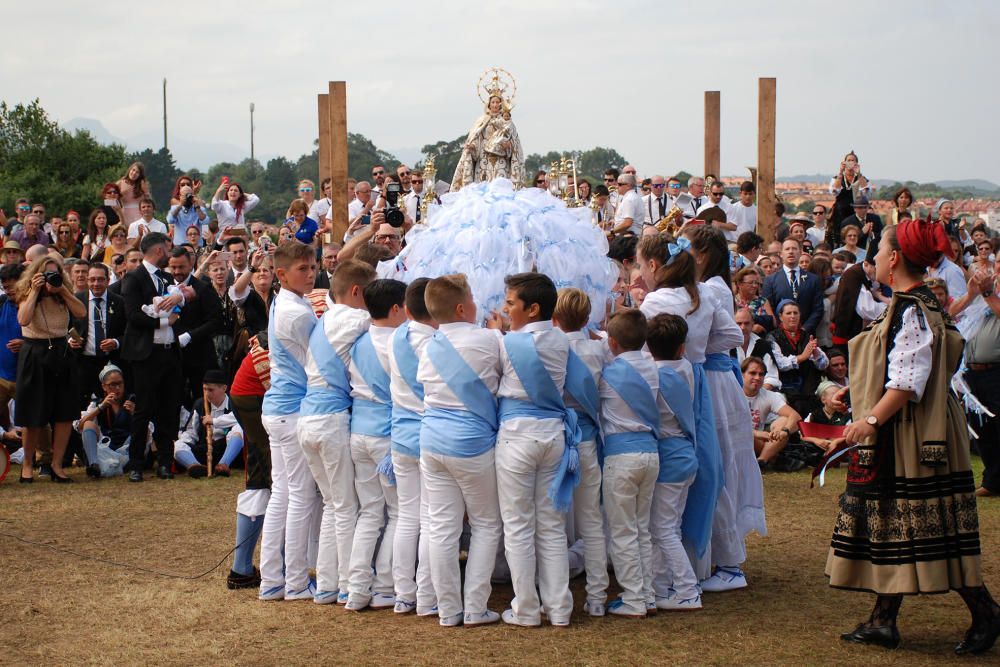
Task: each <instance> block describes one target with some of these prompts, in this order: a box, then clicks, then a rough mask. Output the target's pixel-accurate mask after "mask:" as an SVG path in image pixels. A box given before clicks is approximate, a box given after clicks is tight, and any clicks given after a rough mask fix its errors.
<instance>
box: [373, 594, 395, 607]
mask: <svg viewBox="0 0 1000 667" xmlns="http://www.w3.org/2000/svg"><path fill="white" fill-rule="evenodd" d="M395 605H396V596H395V595H391V594H389V593H375V594H374V595H372V599H371V601H370V602H369V603H368V606H369V607H371V608H372V609H388V608H390V607H394V606H395Z"/></svg>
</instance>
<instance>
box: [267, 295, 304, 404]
mask: <svg viewBox="0 0 1000 667" xmlns="http://www.w3.org/2000/svg"><path fill="white" fill-rule="evenodd" d="M276 304H277V300H274V301H272V302H271V314H270V317H269V319H268V323H267V340H268V350H269V356H270V359H271V368H275V369H278V372H277V373H272V374H271V386H270V387H269V388H268V390H267V391H266V392H265V393H264V401H263V403H262V406H261V413H262V414H264V415H268V416H285V415H293V414H295V413H297V412H298V411H299V406H300V404H301V403H302V397H303V396H305V394H306V385H307V384H308V382H309V378H308V376H307V375H306V369H304V368H303V367H302V365H301V364H299V361H298V360H297V359H296V358H295V357H294V356H293V355H292V353H291V352H289V351H288V349H287V348H286V347H285V346H284V345H282V344H281V341H280V340H279V339H278V336H277V335H276V334H275V332H274V323H275V319H276V318H275V315H274V310H275V308H274V307H275V305H276Z"/></svg>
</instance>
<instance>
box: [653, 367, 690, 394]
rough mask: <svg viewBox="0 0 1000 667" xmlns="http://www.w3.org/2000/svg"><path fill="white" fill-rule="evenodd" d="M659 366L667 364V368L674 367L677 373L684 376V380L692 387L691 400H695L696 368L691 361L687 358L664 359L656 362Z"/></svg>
mask: <svg viewBox="0 0 1000 667" xmlns="http://www.w3.org/2000/svg"><path fill="white" fill-rule="evenodd" d="M656 365H657V367H663V366H666V367H667V368H672V369H673V370H674V372H675V373H677V374H678V375H680V376H681V377H682V378H684V381H685V382H687V383H688V387H689V388H690V389H691V400H692V401H693V400H694V368H692V367H691V362H690V361H688V360H687V359H684V358H681V359H664V360H662V361H657V362H656Z"/></svg>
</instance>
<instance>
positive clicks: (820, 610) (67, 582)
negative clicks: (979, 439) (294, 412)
mask: <svg viewBox="0 0 1000 667" xmlns="http://www.w3.org/2000/svg"><path fill="white" fill-rule="evenodd" d="M977 463H978V460H977ZM11 473H12V474H11V477H10V478H9V479H8V480H7V482H6V483H4V484H2V485H0V531H2V532H4V533H12V534H16V535H19V536H23V537H26V538H30V539H34V540H38V541H41V542H44V543H46V544H51V545H53V546H58V547H63V548H71V549H75V550H77V551H79V552H82V553H85V554H89V555H93V556H99V557H102V558H108V559H113V560H117V561H121V562H126V563H134V564H138V565H144V566H147V567H151V568H156V569H159V570H165V571H170V572H176V573H183V574H195V573H200V572H202V571H204V570H205V569H207V568H208V567H210V566H211V565H213V564H214V563H215V562H217V560H218V559H219V558H221V556H222V554H224V553H226V552H227V551H228V550H229V549H230V548H231V547H232V542H233V532H234V503H235V498H236V494H237V493H238V492H239V490H240V488H241V481H240V480H239V479H236V478H232V479H229V480H224V479H215V480H198V481H194V480H190V479H188V478H178V479H177V480H176V481H173V482H169V483H168V482H161V481H157V480H147V481H146V482H145V483H144V484H142V485H140V486H132V485H129V484H127V483H126V482H125V480H124V479H123V478H121V477H119V478H117V479H114V480H103V481H101V482H91V481H88V480H86V479H85V478H83V476H82V475H81V474H79V472H77V474H75V475H74V476H75V477H76V479H77V482H78V483H77V484H75V485H73V486H72V487H65V486H56V485H55V484H51V483H47V482H45V483H40V482H39V481H36V482H35V484H34V485H32V486H31V487H26V486H23V485H18V484H16V483H14V484H12V483H11V481H16V479H15V478H16V476H17V474H18V471H17V468H16V467H15V468H14V470H12V471H11ZM829 477H830V479H829V480H828V484H827V486H826V488H824V489H813V490H810V489H809V485H808V476H807V475H806V474H804V473H802V474H794V475H788V474H770V475H768V476H767V477H766V478H765V486H766V489H767V503H768V505H767V507H768V520H769V521H768V523H769V527H770V533H771V535H770V537H768V538H763V539H762V538H757V537H754V538H752V539H751V541H750V560H749V562H748V563H747V568H746V569H747V573H748V577H749V579H750V582H751V585H750V587H749V589H747V590H744V591H739V592H735V593H728V594H722V595H709V596H707V597H706V600H705V609H704V610H703V611H702V612H700V613H695V614H682V615H677V614H674V615H666V614H663V613H661V614H660V615H659V617H657V618H653V619H649V620H645V621H629V620H623V619H617V618H604V619H591V618H589V617H586V616H585V615H584V614H583V613H582V611H580V608H581V606H582V599H583V594H582V582H581V580H579V579H577V580H575V581H574V582H573V588H574V593H575V597H576V599H577V602H578V604H577V613H576V614H575V615H574V616H573V626H572V627H571V628H570V629H569V630H558V629H553V628H548V627H546V628H542V629H536V630H529V629H520V628H508V627H504V626H502V625H499V626H492V627H483V628H474V629H453V630H445V629H443V628H439V627H438V626H437V624H436V623H435V622H434V621H433V620H429V619H420V618H416V617H414V616H408V617H403V618H399V617H395V616H394V615H393V614H392V612H391V611H384V612H366V613H362V614H350V613H347V612H345V611H344V610H343V609H342V608H340V607H335V606H323V607H318V606H316V605H313V604H311V603H308V602H296V603H291V602H288V603H286V602H272V603H262V602H258V601H257V599H256V591H253V590H246V591H229V590H226V588H225V576H226V573H227V572H228V564H229V563H228V562H227V563H226V564H225V565H224V566H223V567H221V568H219V569H218V570H217V571H215V572H213V573H212V574H211V575H209V576H208V577H206V578H204V579H201V580H198V581H181V580H175V579H165V578H161V577H156V576H152V575H148V574H142V573H137V572H133V571H128V570H125V569H122V568H117V567H111V566H108V565H104V564H101V563H97V562H94V561H90V560H84V559H81V558H78V557H75V556H71V555H67V554H65V553H58V552H55V551H52V550H50V549H46V548H44V547H39V546H31V545H27V544H24V543H21V542H18V541H16V540H14V539H11V538H10V537H7V536H0V563H2V567H3V572H4V577H3V583H2V589H0V617H2V618H3V620H4V626H5V627H4V632H3V633H2V637H3V639H2V641H0V663H2V664H42V663H43V662H44V663H48V664H79V663H84V664H107V665H112V664H114V665H120V664H139V663H147V664H184V665H190V664H212V665H230V664H233V665H245V664H251V663H252V664H256V665H271V664H279V663H281V664H305V663H317V662H322V663H334V664H343V663H352V664H356V665H361V664H380V665H386V664H483V663H487V662H488V663H492V664H513V663H518V664H616V663H618V664H621V663H624V664H629V665H633V664H637V665H638V664H664V663H666V662H668V661H669V662H673V663H680V664H709V665H732V664H740V665H743V664H795V665H814V664H823V663H834V662H836V663H841V664H845V663H846V664H852V663H860V662H862V661H864V662H865V663H866V664H870V665H882V664H914V665H926V664H930V663H931V662H933V663H935V664H944V663H948V662H955V663H958V662H962V663H968V662H969V661H968V660H962V661H959V660H957V659H955V657H954V656H953V655H952V653H951V648H952V646H953V645H954V643H955V642H956V641H957V640H958V639H959V638H960V637H961V635H962V633H963V632H964V631H965V628H966V625H967V623H968V617H967V614H966V611H965V608H964V606H963V605H962V603H961V601H960V600H959V598H958V596H957V595H954V594H952V595H943V596H932V597H924V598H920V599H909V600H907V601H906V603H905V604H904V605H903V610H902V613H901V615H900V628H901V631H902V633H903V645H902V647H901V648H900V649H899V650H898V651H896V652H886V651H883V650H880V649H877V648H865V647H854V646H850V645H846V644H844V643H843V642H841V641H840V640H839V639H838V638H837V635H838V633H839V632H841V631H843V630H845V629H850V628H851V627H853V625H854V624H855V623H856V622H857V621H858V620H860V619H863V618H864V617H866V616H867V613H868V610H869V608H870V605H871V602H872V598H871V596H868V595H863V594H856V593H847V592H842V591H835V590H832V589H830V588H829V587H827V585H826V581H825V579H824V576H823V564H824V562H825V558H826V551H827V545H828V543H829V537H830V531H831V528H832V525H833V518H834V515H835V513H836V499H837V495H838V494H839V492H840V490H841V489H842V487H843V473H842V472H840V471H834V472H833V473H832V474H831V475H830V476H829ZM980 507H981V517H980V518H981V524H982V525H981V528H982V533H983V551H984V553H985V554H986V555H985V558H984V561H983V564H984V568H985V571H986V579H987V582H991V583H993V584H994V586H995V587H996V588H997V590H1000V583H998V580H1000V567H998V565H997V554H998V553H1000V537H998V533H1000V501H987V502H985V503H980ZM511 595H512V594H511V590H510V588H509V587H507V586H504V587H498V588H496V589H494V596H493V600H492V604H491V607H492V608H493V609H495V610H502V609H503V608H504V606H505V604H506V603H507V602H509V600H510V597H511ZM998 650H1000V649H994V651H993V653H992V654H990V655H991V657H984V658H983V659H981V663H982V664H987V663H990V664H996V660H997V652H998Z"/></svg>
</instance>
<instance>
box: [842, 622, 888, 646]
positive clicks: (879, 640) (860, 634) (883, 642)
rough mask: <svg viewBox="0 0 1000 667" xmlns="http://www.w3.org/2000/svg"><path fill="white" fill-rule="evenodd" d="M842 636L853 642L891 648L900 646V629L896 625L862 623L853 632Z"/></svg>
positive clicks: (845, 639)
mask: <svg viewBox="0 0 1000 667" xmlns="http://www.w3.org/2000/svg"><path fill="white" fill-rule="evenodd" d="M840 638H841V639H843V640H844V641H845V642H851V643H853V644H874V645H875V646H881V647H883V648H889V649H892V648H896V647H897V646H899V630H897V629H896V626H895V625H882V626H877V627H876V626H870V625H866V624H864V623H862V624H861V625H859V626H858V627H856V628H855V629H854V631H853V632H845V633H844V634H842V635H840Z"/></svg>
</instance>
